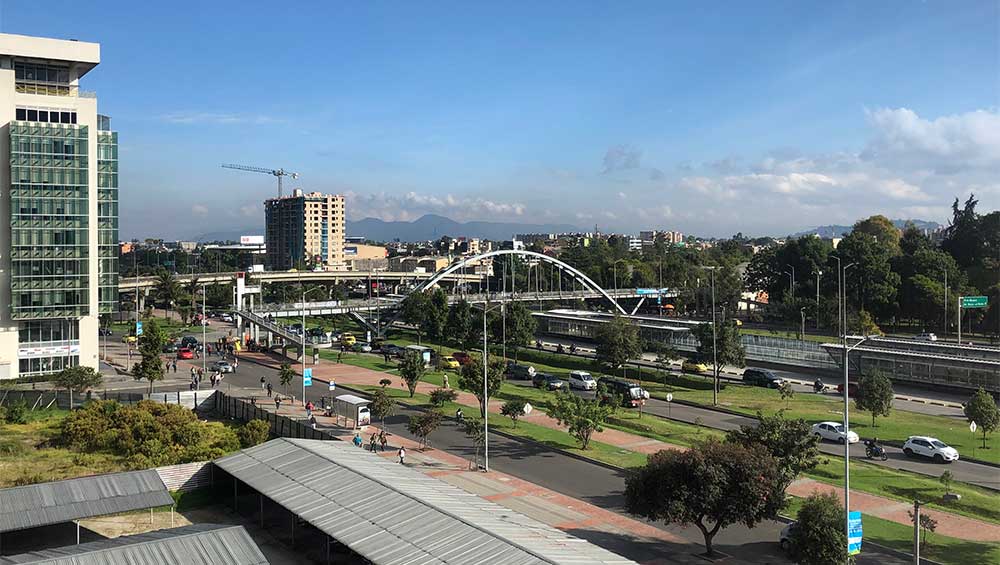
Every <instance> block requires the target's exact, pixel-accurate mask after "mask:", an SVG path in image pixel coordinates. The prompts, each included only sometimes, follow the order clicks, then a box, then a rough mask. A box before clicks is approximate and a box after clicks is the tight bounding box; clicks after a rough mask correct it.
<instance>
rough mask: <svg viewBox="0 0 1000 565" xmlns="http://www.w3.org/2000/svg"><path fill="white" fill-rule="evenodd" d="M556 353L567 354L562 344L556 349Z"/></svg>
mask: <svg viewBox="0 0 1000 565" xmlns="http://www.w3.org/2000/svg"><path fill="white" fill-rule="evenodd" d="M556 353H566V349H564V348H563V346H562V344H561V343H560V344H559V346H558V347H556Z"/></svg>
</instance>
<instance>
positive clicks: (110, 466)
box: [0, 409, 125, 488]
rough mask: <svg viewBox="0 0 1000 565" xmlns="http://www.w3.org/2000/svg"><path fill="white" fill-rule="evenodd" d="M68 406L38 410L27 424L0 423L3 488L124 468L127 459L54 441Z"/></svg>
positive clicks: (0, 485)
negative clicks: (75, 449)
mask: <svg viewBox="0 0 1000 565" xmlns="http://www.w3.org/2000/svg"><path fill="white" fill-rule="evenodd" d="M67 414H69V412H68V411H67V410H56V409H50V410H36V411H34V412H29V413H28V421H27V423H25V424H7V423H5V424H0V438H2V439H0V488H6V487H12V486H18V485H23V484H33V483H41V482H45V481H57V480H60V479H66V478H71V477H80V476H84V475H94V474H97V473H110V472H113V471H122V470H124V469H125V467H124V459H123V458H122V457H118V456H116V455H110V454H106V453H79V452H76V451H73V450H71V449H67V448H65V447H60V446H56V445H52V443H51V442H52V441H53V440H55V439H57V438H58V435H59V426H60V424H61V422H62V420H63V419H64V418H65V417H66V415H67Z"/></svg>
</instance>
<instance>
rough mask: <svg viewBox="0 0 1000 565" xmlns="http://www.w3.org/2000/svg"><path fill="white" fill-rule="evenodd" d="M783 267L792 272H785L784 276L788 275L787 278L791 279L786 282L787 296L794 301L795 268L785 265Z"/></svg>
mask: <svg viewBox="0 0 1000 565" xmlns="http://www.w3.org/2000/svg"><path fill="white" fill-rule="evenodd" d="M785 266H786V267H788V268H789V269H791V270H792V272H788V271H785V274H786V275H788V276H790V277H792V278H791V279H789V281H788V294H790V295H791V296H790V298H792V299H793V300H794V299H795V267H793V266H792V265H785Z"/></svg>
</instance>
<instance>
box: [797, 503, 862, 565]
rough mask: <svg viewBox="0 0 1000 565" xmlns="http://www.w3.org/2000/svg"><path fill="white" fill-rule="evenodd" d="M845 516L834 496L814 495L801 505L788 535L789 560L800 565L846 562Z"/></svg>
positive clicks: (824, 564)
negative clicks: (796, 519)
mask: <svg viewBox="0 0 1000 565" xmlns="http://www.w3.org/2000/svg"><path fill="white" fill-rule="evenodd" d="M846 521H847V516H846V515H845V514H844V508H843V507H842V506H841V505H840V501H839V500H838V499H837V495H835V494H833V493H832V492H830V493H826V494H820V493H814V494H812V495H810V496H809V497H808V498H806V500H805V501H804V502H803V503H802V508H800V509H799V514H798V521H797V522H796V523H795V527H793V528H792V529H791V531H789V533H788V541H789V557H790V558H791V560H792V561H794V562H795V563H799V564H801V565H830V564H831V563H847V562H849V561H848V555H847V535H846V534H845V533H844V523H845V522H846Z"/></svg>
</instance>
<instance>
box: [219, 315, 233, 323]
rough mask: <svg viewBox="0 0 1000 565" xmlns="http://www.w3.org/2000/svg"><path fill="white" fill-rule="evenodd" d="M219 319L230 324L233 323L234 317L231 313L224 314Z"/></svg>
mask: <svg viewBox="0 0 1000 565" xmlns="http://www.w3.org/2000/svg"><path fill="white" fill-rule="evenodd" d="M219 319H220V320H222V321H223V322H226V323H228V324H231V323H233V317H232V316H230V315H229V314H223V315H222V316H221V317H220V318H219Z"/></svg>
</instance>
